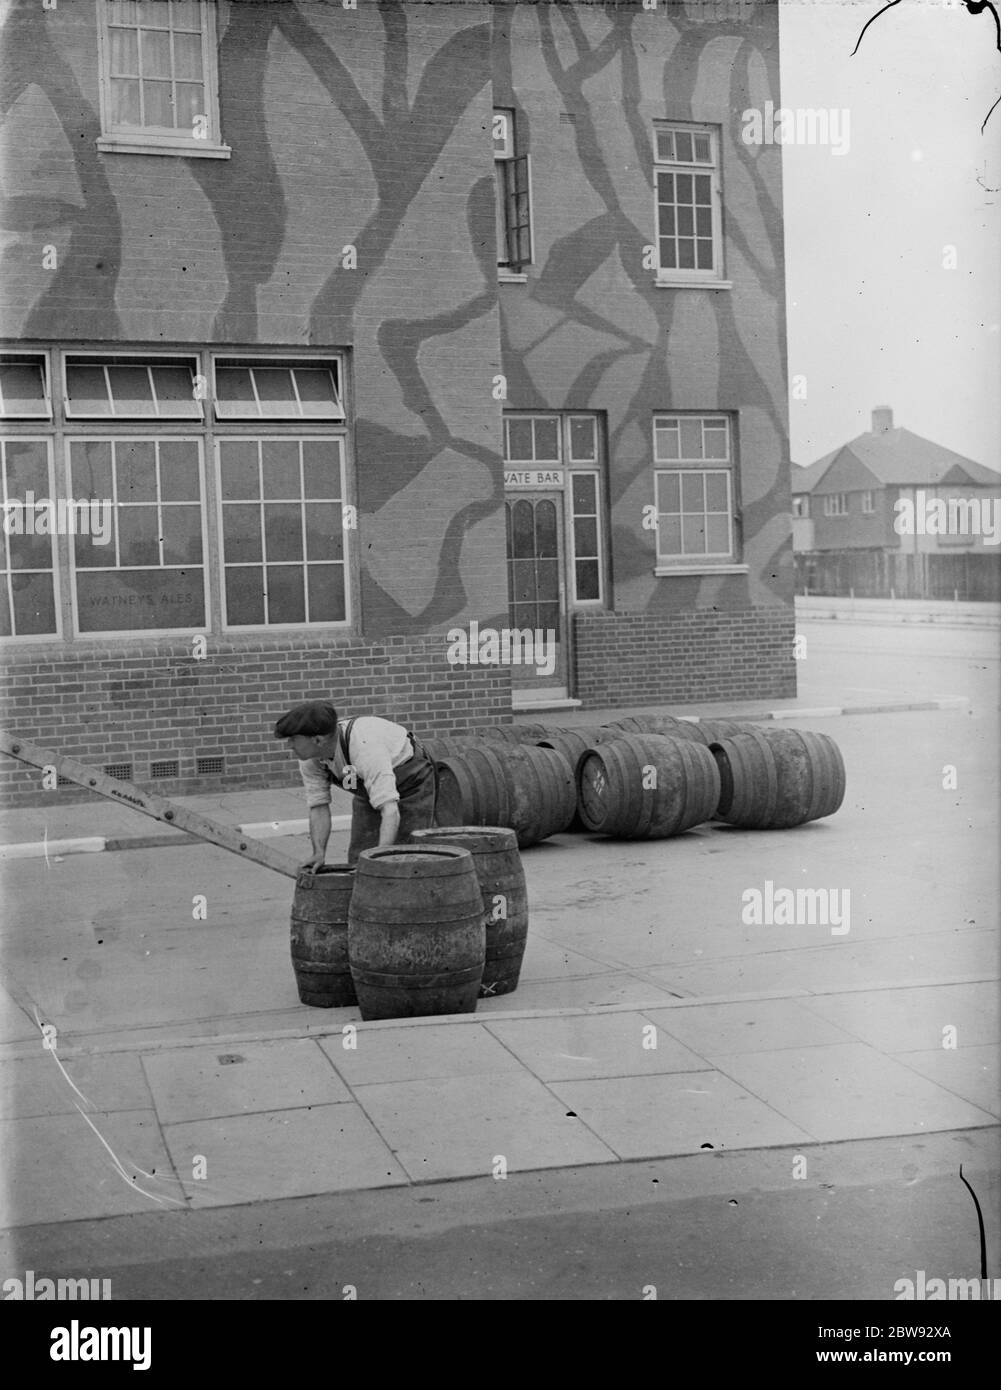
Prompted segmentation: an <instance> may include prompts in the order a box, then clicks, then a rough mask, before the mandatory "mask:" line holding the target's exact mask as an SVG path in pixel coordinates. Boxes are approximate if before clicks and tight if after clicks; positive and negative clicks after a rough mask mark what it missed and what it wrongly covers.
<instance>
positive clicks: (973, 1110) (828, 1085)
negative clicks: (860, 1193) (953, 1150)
mask: <svg viewBox="0 0 1001 1390" xmlns="http://www.w3.org/2000/svg"><path fill="white" fill-rule="evenodd" d="M710 1060H711V1061H712V1062H713V1064H714V1065H715V1066H716V1067H718V1068H719V1070H720V1071H722V1072H725V1073H726V1075H727V1076H729V1077H732V1078H733V1080H734V1081H736V1082H737V1083H739V1084H740V1085H741V1086H744V1087H746V1088H747V1090H748V1091H751V1092H753V1094H754V1095H756V1096H759V1097H760V1098H761V1100H763V1101H764V1102H766V1103H767V1104H768V1105H771V1106H774V1107H775V1108H776V1109H777V1110H781V1112H782V1114H783V1115H787V1116H788V1117H789V1119H790V1120H791V1121H793V1122H794V1123H795V1124H797V1125H801V1126H802V1127H803V1129H804V1130H805V1131H806V1132H807V1133H808V1134H809V1135H811V1136H812V1137H813V1138H814V1139H818V1140H821V1141H823V1140H828V1139H835V1138H837V1139H866V1138H874V1137H876V1136H877V1135H881V1134H915V1133H918V1132H920V1131H922V1130H929V1131H930V1130H939V1129H973V1128H977V1127H979V1126H981V1125H990V1124H995V1123H996V1120H995V1119H994V1118H993V1117H992V1116H991V1115H989V1114H988V1113H987V1112H986V1111H984V1110H981V1109H979V1107H977V1106H975V1105H971V1104H970V1103H969V1102H968V1101H965V1100H962V1099H960V1098H959V1097H958V1096H955V1095H953V1094H951V1092H949V1091H945V1090H943V1089H942V1087H941V1086H936V1085H935V1084H934V1083H933V1082H931V1081H929V1080H927V1079H926V1078H925V1077H923V1076H919V1075H918V1074H917V1073H916V1072H914V1071H912V1070H911V1069H910V1068H908V1067H906V1066H904V1065H903V1064H902V1063H901V1062H898V1061H895V1060H894V1059H893V1058H891V1057H885V1056H884V1055H883V1054H882V1053H881V1052H877V1051H876V1049H875V1048H872V1047H867V1046H866V1045H865V1044H864V1043H835V1044H832V1045H831V1046H827V1047H809V1048H785V1049H782V1050H780V1051H773V1052H744V1053H730V1054H714V1055H713V1056H712V1057H711V1058H710Z"/></svg>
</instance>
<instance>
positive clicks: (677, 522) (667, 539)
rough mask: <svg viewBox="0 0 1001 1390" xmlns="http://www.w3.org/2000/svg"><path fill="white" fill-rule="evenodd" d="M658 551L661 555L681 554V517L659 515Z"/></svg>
mask: <svg viewBox="0 0 1001 1390" xmlns="http://www.w3.org/2000/svg"><path fill="white" fill-rule="evenodd" d="M657 540H658V547H657V548H658V551H659V553H660V554H661V555H680V554H681V518H680V517H678V516H663V515H661V516H658V518H657Z"/></svg>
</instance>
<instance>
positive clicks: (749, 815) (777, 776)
mask: <svg viewBox="0 0 1001 1390" xmlns="http://www.w3.org/2000/svg"><path fill="white" fill-rule="evenodd" d="M710 751H711V753H712V755H713V757H714V758H715V759H716V764H717V766H718V768H719V773H720V800H719V807H718V809H717V816H718V818H719V819H720V820H724V821H726V822H727V823H728V824H730V825H739V826H743V827H746V828H748V829H754V830H784V829H787V828H788V827H790V826H793V825H803V824H804V823H805V822H806V821H811V820H820V819H821V817H823V816H831V815H833V814H834V812H835V811H836V810H837V809H838V807H839V806H840V805H841V803H842V801H843V800H844V796H845V764H844V759H843V758H842V756H841V750H840V748H839V747H838V745H837V744H836V743H835V742H834V740H833V739H832V738H829V737H828V736H827V734H814V733H806V732H804V731H802V730H800V729H774V728H768V727H765V726H759V727H757V728H753V729H746V730H744V731H743V732H741V733H738V734H731V735H730V736H729V737H727V738H723V739H721V740H719V741H718V742H716V743H713V744H712V745H711V749H710Z"/></svg>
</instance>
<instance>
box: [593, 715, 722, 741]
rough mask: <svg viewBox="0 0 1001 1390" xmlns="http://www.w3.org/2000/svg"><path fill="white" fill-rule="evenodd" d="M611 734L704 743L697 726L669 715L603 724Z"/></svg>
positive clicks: (634, 718) (631, 716) (638, 717)
mask: <svg viewBox="0 0 1001 1390" xmlns="http://www.w3.org/2000/svg"><path fill="white" fill-rule="evenodd" d="M603 727H604V729H605V730H606V732H608V733H611V734H661V735H663V736H665V737H667V738H686V739H688V740H689V741H690V742H692V743H705V742H706V740H705V739H704V738H703V737H702V735H701V734H700V733H699V731H698V727H697V725H695V724H693V723H692V722H691V721H690V720H687V719H675V718H674V716H673V715H670V714H637V715H630V716H629V717H628V718H627V719H617V720H616V721H615V722H614V724H605V725H604V726H603Z"/></svg>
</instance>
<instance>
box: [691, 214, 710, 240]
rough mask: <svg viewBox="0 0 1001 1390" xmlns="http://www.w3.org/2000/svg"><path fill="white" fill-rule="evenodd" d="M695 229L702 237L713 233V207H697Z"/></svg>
mask: <svg viewBox="0 0 1001 1390" xmlns="http://www.w3.org/2000/svg"><path fill="white" fill-rule="evenodd" d="M695 230H696V231H697V232H698V234H699V236H700V237H711V236H712V234H713V214H712V208H707V207H698V208H696V209H695Z"/></svg>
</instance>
